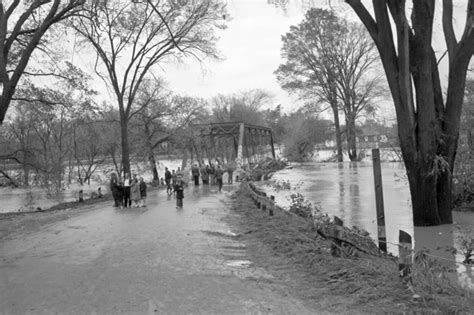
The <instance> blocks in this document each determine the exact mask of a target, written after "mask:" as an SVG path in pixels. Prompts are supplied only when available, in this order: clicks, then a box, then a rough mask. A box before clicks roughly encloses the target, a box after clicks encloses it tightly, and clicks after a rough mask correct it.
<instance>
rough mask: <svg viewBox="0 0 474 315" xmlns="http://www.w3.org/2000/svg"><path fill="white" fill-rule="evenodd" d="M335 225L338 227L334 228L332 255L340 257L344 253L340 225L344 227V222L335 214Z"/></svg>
mask: <svg viewBox="0 0 474 315" xmlns="http://www.w3.org/2000/svg"><path fill="white" fill-rule="evenodd" d="M334 225H336V229H335V230H334V235H333V237H334V240H333V243H334V244H331V255H332V256H337V257H340V256H341V255H342V252H341V247H342V241H340V240H339V239H338V238H339V237H340V235H339V234H340V231H339V229H338V227H342V226H343V225H344V222H343V221H342V220H341V219H339V218H338V217H336V216H334Z"/></svg>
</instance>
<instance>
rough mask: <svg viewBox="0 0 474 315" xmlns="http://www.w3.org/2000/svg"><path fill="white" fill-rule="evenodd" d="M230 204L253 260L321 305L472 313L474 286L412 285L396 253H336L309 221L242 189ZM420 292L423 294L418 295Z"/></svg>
mask: <svg viewBox="0 0 474 315" xmlns="http://www.w3.org/2000/svg"><path fill="white" fill-rule="evenodd" d="M231 209H232V212H233V213H235V214H236V216H233V217H229V218H228V223H229V224H230V225H231V226H233V227H234V228H235V229H236V230H238V231H239V232H240V235H241V238H240V241H242V242H244V243H245V244H246V246H247V248H248V249H249V252H250V256H251V258H252V261H253V262H254V263H255V264H256V265H258V266H260V267H263V268H265V269H267V270H269V271H270V272H271V273H272V274H273V275H274V276H275V277H278V278H281V279H285V280H286V281H287V283H288V284H289V285H290V286H291V288H292V290H294V292H295V294H296V295H297V296H299V297H300V298H302V299H305V300H306V301H308V303H311V304H312V305H313V307H316V308H317V309H321V310H325V311H329V312H330V313H347V312H352V313H359V314H361V313H411V312H430V313H443V314H444V313H460V314H462V313H466V314H468V313H470V312H471V311H472V310H473V309H474V294H473V292H471V291H467V290H465V289H462V288H461V287H459V286H458V285H456V284H450V285H448V283H445V284H443V285H442V286H435V284H434V283H428V282H427V281H418V283H419V284H418V285H416V286H415V289H414V291H412V290H410V289H409V288H408V286H407V284H405V283H403V282H402V281H401V280H400V278H399V272H398V262H397V261H396V260H394V259H389V258H380V257H360V258H339V257H333V256H331V255H330V254H329V248H330V244H328V242H327V241H325V240H323V239H321V238H320V237H319V236H318V235H317V233H316V231H315V228H314V227H313V225H312V224H309V223H308V221H306V220H304V219H303V218H299V217H295V216H288V215H287V214H284V213H281V212H276V213H275V215H274V216H273V217H269V216H268V213H266V212H263V211H261V210H258V209H257V208H256V207H255V205H254V204H253V202H252V200H250V199H249V198H248V197H247V196H245V195H243V194H241V193H240V192H237V193H236V194H235V195H234V196H233V197H232V206H231ZM416 276H417V277H418V276H422V277H423V276H425V275H420V274H419V273H418V274H416ZM426 276H428V274H427V275H426ZM415 294H416V295H418V296H419V298H416V299H414V295H415Z"/></svg>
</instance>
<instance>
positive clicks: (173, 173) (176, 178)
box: [171, 170, 178, 195]
mask: <svg viewBox="0 0 474 315" xmlns="http://www.w3.org/2000/svg"><path fill="white" fill-rule="evenodd" d="M177 180H178V174H177V173H176V172H175V171H174V170H172V171H171V185H172V186H173V187H174V185H176V181H177ZM174 194H176V190H174V189H173V195H174Z"/></svg>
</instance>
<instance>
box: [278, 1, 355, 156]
mask: <svg viewBox="0 0 474 315" xmlns="http://www.w3.org/2000/svg"><path fill="white" fill-rule="evenodd" d="M345 31H346V30H345V26H344V25H343V24H342V23H341V22H340V21H339V19H338V18H337V16H336V15H335V14H334V13H333V12H330V11H326V10H321V9H312V10H309V11H308V12H307V13H306V17H305V20H304V21H303V22H302V23H300V25H298V26H292V27H291V28H290V32H289V33H287V34H286V35H285V36H283V37H282V41H283V47H282V49H281V50H282V56H283V57H284V58H285V59H286V63H284V64H282V65H280V66H279V67H278V69H277V70H276V71H275V74H276V75H277V78H278V81H279V82H280V84H281V86H282V87H283V88H284V89H285V90H287V91H289V92H291V93H298V94H299V95H300V96H301V97H302V98H303V99H309V100H315V101H314V102H311V103H310V104H312V106H311V107H318V110H321V111H324V110H327V109H328V108H327V107H325V106H322V105H323V104H328V105H329V108H331V110H332V113H333V117H334V127H335V131H336V148H337V160H338V162H342V160H343V157H342V136H341V126H340V120H339V104H338V99H337V87H336V65H335V64H334V60H336V58H335V57H334V56H332V55H333V54H334V53H335V49H336V48H335V46H337V45H338V41H339V40H340V38H341V37H342V36H343V33H344V32H345ZM314 104H315V105H314ZM313 105H314V106H313Z"/></svg>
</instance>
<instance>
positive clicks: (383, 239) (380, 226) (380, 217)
mask: <svg viewBox="0 0 474 315" xmlns="http://www.w3.org/2000/svg"><path fill="white" fill-rule="evenodd" d="M372 162H373V167H374V183H375V205H376V207H377V231H378V238H379V248H380V250H382V251H383V252H387V236H386V233H385V213H384V207H383V187H382V169H381V166H380V150H379V149H372Z"/></svg>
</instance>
